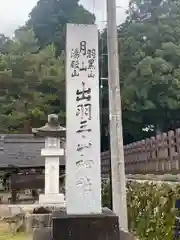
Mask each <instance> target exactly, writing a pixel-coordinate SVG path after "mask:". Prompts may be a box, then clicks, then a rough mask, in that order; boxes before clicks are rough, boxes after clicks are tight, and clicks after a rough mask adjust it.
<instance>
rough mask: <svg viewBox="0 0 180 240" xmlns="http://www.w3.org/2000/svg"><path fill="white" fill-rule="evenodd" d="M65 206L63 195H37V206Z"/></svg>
mask: <svg viewBox="0 0 180 240" xmlns="http://www.w3.org/2000/svg"><path fill="white" fill-rule="evenodd" d="M61 203H62V206H64V205H65V199H64V194H62V193H59V194H41V195H39V204H43V205H45V204H61Z"/></svg>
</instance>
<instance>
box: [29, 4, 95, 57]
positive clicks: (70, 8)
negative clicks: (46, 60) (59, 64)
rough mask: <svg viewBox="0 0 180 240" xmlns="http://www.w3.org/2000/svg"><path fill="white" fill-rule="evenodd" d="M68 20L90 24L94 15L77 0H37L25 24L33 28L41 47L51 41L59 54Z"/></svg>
mask: <svg viewBox="0 0 180 240" xmlns="http://www.w3.org/2000/svg"><path fill="white" fill-rule="evenodd" d="M69 22H73V23H86V24H88V23H89V24H91V23H94V22H95V16H94V15H93V14H91V13H90V12H88V11H87V10H86V9H85V8H84V7H83V6H82V5H79V0H60V1H59V0H46V1H45V0H39V1H38V3H37V5H36V6H35V7H34V8H33V10H32V11H31V13H30V19H29V21H28V22H27V26H28V27H30V28H32V29H33V30H34V32H35V36H36V38H37V39H38V41H39V44H40V47H41V48H43V47H45V46H46V45H48V44H52V43H53V44H55V46H56V47H57V54H58V55H59V54H60V52H61V51H62V50H64V49H65V24H66V23H69Z"/></svg>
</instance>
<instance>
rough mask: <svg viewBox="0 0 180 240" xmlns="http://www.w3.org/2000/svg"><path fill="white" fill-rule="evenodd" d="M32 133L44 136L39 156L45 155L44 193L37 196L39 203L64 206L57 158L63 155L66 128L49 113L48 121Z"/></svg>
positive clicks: (56, 117) (55, 116)
mask: <svg viewBox="0 0 180 240" xmlns="http://www.w3.org/2000/svg"><path fill="white" fill-rule="evenodd" d="M33 133H34V134H35V135H36V136H41V137H45V148H43V149H42V150H41V156H44V157H45V194H42V195H40V196H39V203H40V204H62V206H64V204H65V201H64V194H62V193H59V165H60V162H59V158H60V156H64V149H63V148H61V141H62V138H64V137H65V134H66V129H65V128H63V127H61V126H60V125H59V123H58V116H57V115H55V114H51V115H49V116H48V123H46V125H45V126H43V127H41V128H36V129H33Z"/></svg>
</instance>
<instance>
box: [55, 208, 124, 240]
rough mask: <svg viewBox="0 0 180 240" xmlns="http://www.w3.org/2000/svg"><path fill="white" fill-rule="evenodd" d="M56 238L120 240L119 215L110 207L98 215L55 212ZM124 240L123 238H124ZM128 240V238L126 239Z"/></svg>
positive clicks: (59, 239) (62, 239)
mask: <svg viewBox="0 0 180 240" xmlns="http://www.w3.org/2000/svg"><path fill="white" fill-rule="evenodd" d="M53 239H54V240H67V239H68V240H84V239H86V240H92V239H93V240H105V239H106V240H119V239H120V232H119V223H118V217H117V216H116V215H115V214H114V213H113V212H111V211H110V210H108V209H104V210H103V214H98V215H77V216H75V215H67V214H66V212H65V211H59V212H55V213H54V214H53ZM122 240H123V238H122ZM126 240H127V239H126Z"/></svg>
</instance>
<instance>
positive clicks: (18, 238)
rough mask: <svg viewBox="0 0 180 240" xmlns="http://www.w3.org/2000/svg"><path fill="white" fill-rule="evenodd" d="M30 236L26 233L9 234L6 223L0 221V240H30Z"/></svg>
mask: <svg viewBox="0 0 180 240" xmlns="http://www.w3.org/2000/svg"><path fill="white" fill-rule="evenodd" d="M31 239H32V237H31V236H30V235H28V234H26V233H22V232H20V233H17V234H11V233H10V232H9V228H8V224H6V223H3V222H1V223H0V240H31Z"/></svg>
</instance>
